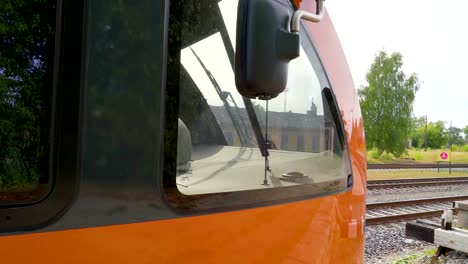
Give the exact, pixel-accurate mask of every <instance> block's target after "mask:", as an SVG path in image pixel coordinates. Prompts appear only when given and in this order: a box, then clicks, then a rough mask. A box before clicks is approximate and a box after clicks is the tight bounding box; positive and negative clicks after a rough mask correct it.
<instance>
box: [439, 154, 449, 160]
mask: <svg viewBox="0 0 468 264" xmlns="http://www.w3.org/2000/svg"><path fill="white" fill-rule="evenodd" d="M440 158H441V159H443V160H446V159H447V158H448V154H447V152H442V153H440Z"/></svg>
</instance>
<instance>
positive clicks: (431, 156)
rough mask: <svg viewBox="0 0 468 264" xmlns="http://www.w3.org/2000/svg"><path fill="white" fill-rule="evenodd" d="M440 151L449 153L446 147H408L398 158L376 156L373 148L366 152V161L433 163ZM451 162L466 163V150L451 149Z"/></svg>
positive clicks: (467, 160) (379, 162) (386, 155)
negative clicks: (426, 148)
mask: <svg viewBox="0 0 468 264" xmlns="http://www.w3.org/2000/svg"><path fill="white" fill-rule="evenodd" d="M442 151H445V152H447V153H450V151H449V150H448V149H428V150H427V152H425V151H424V149H414V148H413V149H409V150H408V153H407V154H406V155H404V156H402V157H400V158H395V157H393V156H392V155H389V154H384V155H382V156H380V157H377V156H378V155H377V153H376V151H375V150H370V151H368V152H367V162H369V163H377V164H382V163H433V162H436V161H438V160H440V158H439V155H440V153H441V152H442ZM451 158H452V163H468V152H456V151H452V157H451Z"/></svg>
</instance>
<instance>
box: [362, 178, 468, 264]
mask: <svg viewBox="0 0 468 264" xmlns="http://www.w3.org/2000/svg"><path fill="white" fill-rule="evenodd" d="M467 194H468V184H463V185H446V186H425V187H408V188H389V189H380V190H368V192H367V202H368V203H376V202H388V201H402V200H413V199H422V198H434V197H445V196H453V195H467ZM431 220H432V221H434V222H439V221H440V218H434V219H431ZM405 224H406V223H403V222H402V223H393V224H385V225H375V226H368V227H366V246H365V263H367V264H374V263H393V261H395V260H397V259H401V258H403V257H405V256H407V255H411V254H414V253H416V252H421V251H424V250H427V249H433V248H435V247H437V246H436V245H433V244H430V243H426V242H422V241H417V240H413V239H408V238H406V237H405ZM439 260H440V261H439V263H467V264H468V258H467V255H466V254H463V253H458V252H454V251H451V252H449V254H448V255H447V256H442V257H441V258H440V259H439ZM418 262H419V263H430V258H429V257H426V258H424V257H422V258H421V259H420V260H419V261H418ZM418 262H416V263H418ZM403 263H404V262H403Z"/></svg>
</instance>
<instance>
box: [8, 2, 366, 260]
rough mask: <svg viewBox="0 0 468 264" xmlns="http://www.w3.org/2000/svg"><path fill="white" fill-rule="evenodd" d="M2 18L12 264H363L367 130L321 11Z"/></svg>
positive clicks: (159, 9)
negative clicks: (365, 136)
mask: <svg viewBox="0 0 468 264" xmlns="http://www.w3.org/2000/svg"><path fill="white" fill-rule="evenodd" d="M301 2H302V3H301ZM0 13H2V18H3V20H2V21H0V28H1V30H0V41H1V47H2V48H1V52H0V77H1V78H0V87H1V89H0V113H1V114H0V116H1V117H0V118H1V119H0V122H2V125H1V129H0V132H1V133H0V138H1V141H0V144H1V151H0V232H1V233H0V255H1V259H2V262H3V263H363V262H364V225H365V210H366V208H365V192H366V166H367V165H366V151H365V149H366V148H365V140H364V129H363V124H362V116H361V111H360V107H359V101H358V98H357V93H356V89H355V87H354V84H353V81H352V78H351V74H350V71H349V68H348V65H347V63H346V59H345V56H344V53H343V51H342V48H341V46H340V42H339V39H338V37H337V34H336V32H335V30H334V27H333V24H332V22H331V19H330V17H329V15H328V13H327V12H326V9H325V8H324V2H323V0H317V1H291V0H250V1H249V0H200V1H187V0H170V1H169V0H140V1H121V0H103V1H85V0H74V1H71V0H41V1H39V0H29V1H8V2H5V3H2V4H1V5H0Z"/></svg>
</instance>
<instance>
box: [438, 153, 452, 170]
mask: <svg viewBox="0 0 468 264" xmlns="http://www.w3.org/2000/svg"><path fill="white" fill-rule="evenodd" d="M451 160H452V159H451V157H450V155H449V154H448V153H447V152H446V151H442V152H441V153H440V154H439V161H438V162H437V163H438V164H440V163H441V162H448V164H449V174H450V175H452V164H451V163H452V162H451ZM439 171H440V166H437V172H439Z"/></svg>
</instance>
